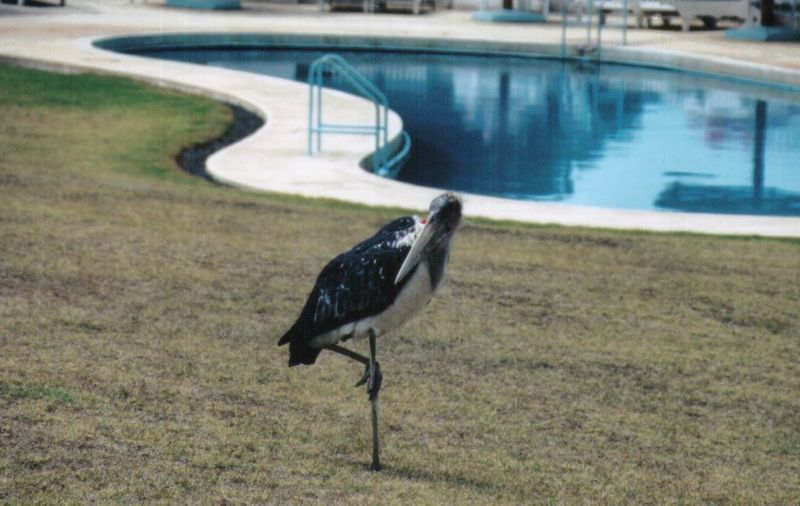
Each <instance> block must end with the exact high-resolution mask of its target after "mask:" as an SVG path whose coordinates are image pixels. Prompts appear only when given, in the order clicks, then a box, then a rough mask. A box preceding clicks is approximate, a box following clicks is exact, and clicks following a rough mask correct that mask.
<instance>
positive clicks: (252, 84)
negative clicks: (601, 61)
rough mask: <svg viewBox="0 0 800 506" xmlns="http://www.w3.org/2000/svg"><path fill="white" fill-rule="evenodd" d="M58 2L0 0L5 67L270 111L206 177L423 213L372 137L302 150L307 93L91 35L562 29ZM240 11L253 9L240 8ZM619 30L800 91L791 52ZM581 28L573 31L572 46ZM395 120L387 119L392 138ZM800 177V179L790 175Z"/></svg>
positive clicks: (634, 47) (555, 216) (710, 228)
mask: <svg viewBox="0 0 800 506" xmlns="http://www.w3.org/2000/svg"><path fill="white" fill-rule="evenodd" d="M68 4H69V5H68V6H67V7H64V8H57V7H53V8H33V7H16V6H10V5H0V60H3V59H4V60H10V61H16V62H20V63H24V64H27V65H34V66H40V67H42V68H50V69H58V70H65V71H66V70H75V69H84V70H92V71H101V72H107V73H114V74H123V75H131V76H136V77H137V78H141V79H145V80H148V81H150V82H153V83H156V84H158V85H162V86H167V87H170V88H176V89H181V90H187V91H191V92H197V93H202V94H204V95H208V96H211V97H214V98H219V99H224V100H228V101H231V102H235V103H238V104H241V105H244V106H245V107H247V108H249V109H251V110H253V111H254V112H257V113H259V114H261V115H263V116H264V117H265V119H266V120H267V124H266V125H265V126H264V128H262V129H261V130H259V131H258V132H256V133H255V134H254V135H252V136H250V137H248V138H247V139H245V140H243V141H241V142H239V143H237V144H235V145H233V146H231V147H229V148H227V149H224V150H223V151H221V152H219V153H217V154H215V155H214V156H212V157H211V158H210V159H209V162H208V169H209V172H211V173H212V174H213V175H214V176H215V177H217V178H219V179H221V180H224V181H227V182H229V183H232V184H235V185H238V186H241V187H246V188H252V189H258V190H268V191H277V192H285V193H293V194H300V195H307V196H325V197H332V198H337V199H342V200H348V201H354V202H361V203H366V204H376V205H390V206H401V207H405V208H415V209H420V210H424V209H425V208H426V207H427V203H428V202H429V201H430V199H431V198H432V197H433V196H434V195H436V194H437V193H438V192H439V191H440V190H435V189H429V188H422V187H417V186H413V185H408V184H404V183H399V182H395V181H390V180H387V179H383V178H379V177H377V176H373V175H371V174H368V173H366V172H364V171H363V170H361V169H360V168H359V161H360V160H361V159H362V158H363V157H364V156H366V155H368V154H369V152H370V149H371V147H372V145H371V141H370V140H369V139H367V138H359V137H354V138H351V137H348V138H347V139H348V140H347V142H342V143H338V144H337V146H335V147H330V148H329V149H327V150H326V151H325V153H324V155H323V156H318V157H314V158H309V157H307V156H306V154H305V146H306V137H305V135H306V121H307V102H306V101H307V87H306V86H305V85H303V84H299V83H294V82H289V81H285V80H281V79H275V78H270V77H265V76H257V75H252V74H248V73H243V72H237V71H232V70H225V69H217V68H209V67H197V66H193V65H188V64H184V63H178V62H167V61H158V60H151V59H147V58H138V57H132V56H125V55H120V54H116V53H110V52H107V51H102V50H99V49H96V48H94V47H93V46H92V45H91V41H92V40H94V39H96V38H98V37H107V36H115V35H122V34H145V33H147V34H159V33H175V32H186V33H188V32H238V33H244V32H262V33H263V32H266V33H273V34H300V33H304V34H324V35H330V36H333V37H335V36H352V35H358V36H368V37H402V38H410V39H413V40H415V41H416V42H417V43H418V44H423V45H437V44H440V43H442V41H461V42H462V43H467V44H484V43H493V44H497V43H503V44H510V45H515V46H518V47H519V48H521V49H523V50H528V51H530V50H532V49H535V50H537V51H545V52H548V51H549V52H555V51H557V47H558V44H559V43H560V37H561V30H560V26H559V25H558V24H557V23H553V24H549V25H545V26H542V25H497V24H479V23H476V22H473V21H472V20H471V19H470V18H469V13H466V12H459V11H446V12H439V13H434V14H426V15H421V16H410V15H407V14H377V15H367V14H361V13H320V12H319V11H318V9H317V8H316V7H315V6H296V5H285V4H284V5H280V4H267V5H263V4H262V5H258V6H256V5H252V6H251V7H252V8H251V9H248V10H245V11H239V12H207V11H186V10H177V9H170V8H165V7H163V6H162V5H160V4H161V2H157V1H156V0H150V2H149V3H142V2H141V1H140V2H137V3H131V2H130V1H128V0H104V1H99V0H70V2H68ZM245 4H246V5H249V4H247V3H246V2H245ZM618 36H619V35H618V33H616V32H614V31H612V30H608V31H607V32H606V33H605V34H604V43H605V44H606V45H605V46H604V51H603V55H604V57H605V58H609V59H617V60H624V61H649V62H657V63H660V64H665V65H679V66H683V67H688V68H694V69H703V70H711V71H716V72H722V73H730V74H734V75H741V76H746V77H751V78H760V79H769V80H772V81H776V82H780V83H783V84H785V85H789V86H795V87H800V44H797V43H769V44H764V43H748V42H740V41H730V40H726V39H725V38H724V37H723V33H722V32H720V31H696V32H690V33H682V32H678V31H671V30H629V32H628V41H629V45H628V46H626V47H621V46H617V47H614V40H615V38H618ZM584 37H585V31H583V30H579V29H572V30H570V33H569V41H570V43H572V44H573V45H574V46H575V47H577V46H579V45H580V44H581V42H582V41H583V38H584ZM326 101H327V104H328V105H327V106H326V110H327V107H330V108H331V113H332V114H335V115H336V116H337V117H343V119H345V118H347V119H350V120H354V121H356V120H359V119H360V118H368V117H369V115H370V114H371V111H370V108H369V106H368V104H366V103H365V102H364V101H362V100H360V99H357V98H355V97H352V96H349V95H344V94H341V93H334V92H331V93H330V98H328V99H326ZM401 128H402V120H401V119H400V118H399V117H397V116H396V115H395V116H393V117H392V118H391V128H390V130H391V131H392V133H393V134H397V133H398V132H399V131H400V130H401ZM799 177H800V176H799ZM465 201H466V203H465V210H466V213H467V215H469V216H486V217H490V218H496V219H513V220H518V221H528V222H536V223H560V224H565V225H586V226H598V227H611V228H625V229H647V230H682V231H692V232H705V233H726V234H758V235H770V236H791V237H800V218H769V217H756V216H752V217H751V216H742V217H739V216H720V215H701V214H684V213H660V212H649V211H624V210H605V209H593V208H584V207H578V206H568V205H560V204H543V203H531V202H520V201H511V200H506V199H498V198H491V197H483V196H477V195H467V196H466V198H465Z"/></svg>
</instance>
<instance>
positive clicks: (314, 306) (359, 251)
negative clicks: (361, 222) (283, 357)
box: [278, 193, 462, 471]
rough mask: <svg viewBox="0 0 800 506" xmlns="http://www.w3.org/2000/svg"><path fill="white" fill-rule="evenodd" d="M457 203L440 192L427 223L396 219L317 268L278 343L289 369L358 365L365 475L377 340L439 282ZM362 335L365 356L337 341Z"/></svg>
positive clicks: (377, 379) (376, 466)
mask: <svg viewBox="0 0 800 506" xmlns="http://www.w3.org/2000/svg"><path fill="white" fill-rule="evenodd" d="M461 208H462V203H461V199H460V198H459V197H458V196H456V195H453V194H450V193H445V194H442V195H440V196H438V197H436V198H435V199H433V201H432V202H431V205H430V210H429V213H428V218H427V220H423V219H420V218H419V217H418V216H404V217H402V218H398V219H396V220H394V221H392V222H390V223H388V224H386V225H385V226H384V227H383V228H381V229H380V230H378V232H376V233H375V235H373V236H372V237H370V238H369V239H367V240H365V241H363V242H361V243H359V244H357V245H356V246H354V247H353V248H352V249H351V250H350V251H347V252H345V253H342V254H341V255H339V256H337V257H336V258H334V259H333V260H331V261H330V262H328V265H326V266H325V268H324V269H322V272H320V274H319V276H318V277H317V282H316V284H315V285H314V288H313V289H312V290H311V293H310V294H309V296H308V300H307V301H306V304H305V306H303V309H302V311H301V312H300V316H299V317H298V318H297V321H296V322H295V323H294V325H292V328H290V329H289V330H288V331H287V332H286V333H285V334H284V335H283V336H282V337H281V338H280V340H279V341H278V345H279V346H282V345H284V344H287V343H288V344H289V366H290V367H291V366H295V365H298V364H313V363H314V362H315V361H316V360H317V356H318V355H319V354H320V352H322V350H330V351H333V352H336V353H339V354H341V355H344V356H346V357H348V358H351V359H353V360H357V361H358V362H361V363H362V364H364V366H365V370H364V375H363V376H362V378H361V379H360V380H359V381H358V383H356V386H359V385H363V384H365V383H366V385H367V393H368V395H369V399H370V401H371V402H372V465H371V469H372V470H376V471H377V470H380V457H379V453H378V414H377V409H378V391H379V390H380V387H381V382H382V375H381V372H380V365H379V364H378V362H377V361H376V360H375V353H376V339H377V337H378V336H381V335H383V334H386V333H387V332H390V331H392V330H395V329H397V328H398V327H399V326H400V325H402V324H403V323H405V322H406V321H407V320H408V319H409V318H410V317H411V316H412V315H413V314H414V313H416V312H417V311H419V310H420V309H421V308H422V307H423V306H425V305H426V304H427V303H428V302H429V301H430V300H431V297H433V294H434V293H435V291H436V288H437V287H438V286H439V284H440V283H441V281H442V278H443V277H444V270H445V266H446V265H447V260H448V256H449V253H450V243H451V241H452V239H453V235H454V234H455V232H456V231H457V230H458V228H459V226H460V224H461ZM353 337H356V338H359V337H369V349H370V356H369V358H367V357H365V356H363V355H360V354H358V353H356V352H354V351H352V350H350V349H347V348H344V347H343V346H340V345H339V343H340V342H342V341H347V340H348V339H350V338H353Z"/></svg>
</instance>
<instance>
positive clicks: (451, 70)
mask: <svg viewBox="0 0 800 506" xmlns="http://www.w3.org/2000/svg"><path fill="white" fill-rule="evenodd" d="M327 52H330V50H314V49H257V50H256V49H222V50H220V49H211V50H200V49H180V50H147V51H139V52H138V53H137V54H142V55H147V56H154V57H159V58H166V59H172V60H180V61H189V62H194V63H202V64H208V65H216V66H221V67H226V68H234V69H238V70H245V71H249V72H257V73H262V74H267V75H271V76H278V77H285V78H288V79H295V80H300V81H305V80H306V78H307V72H308V67H309V65H310V63H311V62H312V61H313V60H314V59H316V58H318V57H319V56H322V55H323V54H326V53H327ZM336 52H337V53H338V54H340V55H342V56H343V57H345V58H346V59H347V60H348V61H349V62H350V63H352V64H353V65H354V66H355V67H356V68H357V69H358V70H359V71H360V72H362V73H363V74H364V75H365V76H366V77H367V78H368V79H370V80H371V81H373V82H374V83H375V84H376V85H377V86H378V87H380V88H381V89H382V90H383V91H384V92H385V93H386V95H387V97H388V98H389V103H390V106H391V108H392V109H393V110H395V111H396V112H398V113H399V114H400V116H401V117H402V118H403V121H404V124H405V128H406V130H407V131H408V132H409V134H410V135H411V137H412V139H413V148H412V152H411V157H410V159H409V161H408V163H407V164H406V166H405V168H404V169H403V170H402V172H401V173H400V174H399V176H398V178H399V179H400V180H403V181H406V182H410V183H414V184H419V185H425V186H434V187H439V188H450V189H454V190H458V191H464V192H470V193H477V194H484V195H492V196H499V197H505V198H514V199H524V200H539V201H551V202H563V203H569V204H574V205H585V206H595V207H606V208H625V209H650V210H675V211H690V212H714V213H729V214H761V215H776V216H800V95H799V94H797V93H792V92H788V91H781V90H778V89H772V88H768V87H762V86H753V85H747V84H743V83H737V82H734V81H732V80H729V79H722V78H714V77H709V76H701V75H696V74H689V73H681V72H671V71H665V70H657V69H650V68H642V67H633V66H622V65H611V64H602V65H596V64H591V63H574V62H573V63H562V62H559V61H556V60H549V59H540V58H530V57H516V56H514V57H512V56H497V55H493V56H481V55H463V54H435V53H434V54H431V53H425V54H414V53H411V52H403V51H392V52H378V51H362V50H352V51H348V50H341V49H337V50H336ZM331 84H333V85H334V86H335V84H336V83H335V82H334V83H331Z"/></svg>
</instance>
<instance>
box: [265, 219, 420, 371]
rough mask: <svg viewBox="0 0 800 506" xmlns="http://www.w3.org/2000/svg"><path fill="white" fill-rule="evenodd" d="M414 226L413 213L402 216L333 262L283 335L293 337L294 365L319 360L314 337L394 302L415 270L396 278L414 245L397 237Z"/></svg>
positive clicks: (286, 338) (289, 339) (287, 338)
mask: <svg viewBox="0 0 800 506" xmlns="http://www.w3.org/2000/svg"><path fill="white" fill-rule="evenodd" d="M414 227H415V221H414V219H413V218H412V217H410V216H406V217H403V218H398V219H396V220H394V221H392V222H390V223H388V224H387V225H385V226H384V227H383V228H381V229H380V230H378V232H376V233H375V235H373V236H372V237H370V238H369V239H367V240H365V241H363V242H361V243H359V244H357V245H356V246H354V247H353V248H352V249H350V251H347V252H345V253H342V254H341V255H339V256H337V257H336V258H334V259H333V260H331V261H330V262H328V264H327V265H326V266H325V268H324V269H322V272H320V274H319V276H318V277H317V281H316V283H315V284H314V288H313V289H312V290H311V293H310V294H309V296H308V299H307V300H306V304H305V306H304V307H303V310H302V311H301V312H300V316H299V317H298V319H297V321H296V322H295V323H294V325H292V328H291V329H289V331H288V332H286V334H284V335H283V336H282V337H281V339H280V340H279V341H278V345H283V344H286V343H291V346H290V353H289V365H295V364H300V363H304V364H312V363H314V361H315V360H316V358H317V355H319V352H320V351H321V350H320V349H315V348H312V347H311V346H309V342H310V341H311V340H312V339H313V338H314V337H316V336H319V335H321V334H324V333H326V332H329V331H331V330H334V329H336V328H339V327H341V326H342V325H346V324H348V323H352V322H355V321H358V320H361V319H362V318H366V317H368V316H372V315H376V314H378V313H380V312H382V311H383V310H385V309H386V308H387V307H389V305H390V304H391V303H392V301H393V300H394V299H395V297H397V294H398V293H399V292H400V290H401V289H402V287H403V285H404V284H405V282H406V281H407V280H408V279H409V278H410V277H411V275H412V274H413V271H412V272H411V273H409V275H407V276H406V277H405V278H404V279H403V280H401V281H400V283H398V284H395V282H394V278H395V276H397V273H398V271H400V267H401V266H402V264H403V261H404V260H405V258H406V256H407V255H408V252H409V251H410V250H411V245H410V244H398V239H399V238H401V237H403V236H404V235H406V234H408V233H410V232H412V231H413V229H414Z"/></svg>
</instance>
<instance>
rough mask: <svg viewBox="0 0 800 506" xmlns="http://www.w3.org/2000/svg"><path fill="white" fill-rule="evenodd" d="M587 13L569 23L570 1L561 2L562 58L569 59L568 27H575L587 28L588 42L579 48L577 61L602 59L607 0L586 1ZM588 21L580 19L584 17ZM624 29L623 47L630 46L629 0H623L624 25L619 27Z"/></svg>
mask: <svg viewBox="0 0 800 506" xmlns="http://www.w3.org/2000/svg"><path fill="white" fill-rule="evenodd" d="M585 2H586V12H585V13H584V15H583V16H581V15H578V19H577V20H576V21H574V22H572V23H570V22H569V20H568V18H569V3H570V2H569V0H562V2H561V58H562V59H566V58H567V27H568V26H569V25H573V26H583V25H585V26H586V42H585V44H583V45H582V46H579V47H578V48H577V51H576V55H575V56H573V58H576V59H579V60H581V59H592V58H594V59H597V60H599V59H600V58H601V52H602V49H603V27H604V26H606V15H605V12H604V10H603V8H604V6H605V5H604V4H605V0H585ZM595 6H597V14H595V12H594V11H595ZM595 15H596V16H597V33H596V35H595V36H594V37H593V36H592V31H593V28H594V17H595ZM584 16H585V18H586V21H582V20H581V19H580V18H582V17H584ZM619 28H621V29H622V45H623V46H625V45H627V44H628V0H622V23H621V24H620V25H619Z"/></svg>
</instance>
